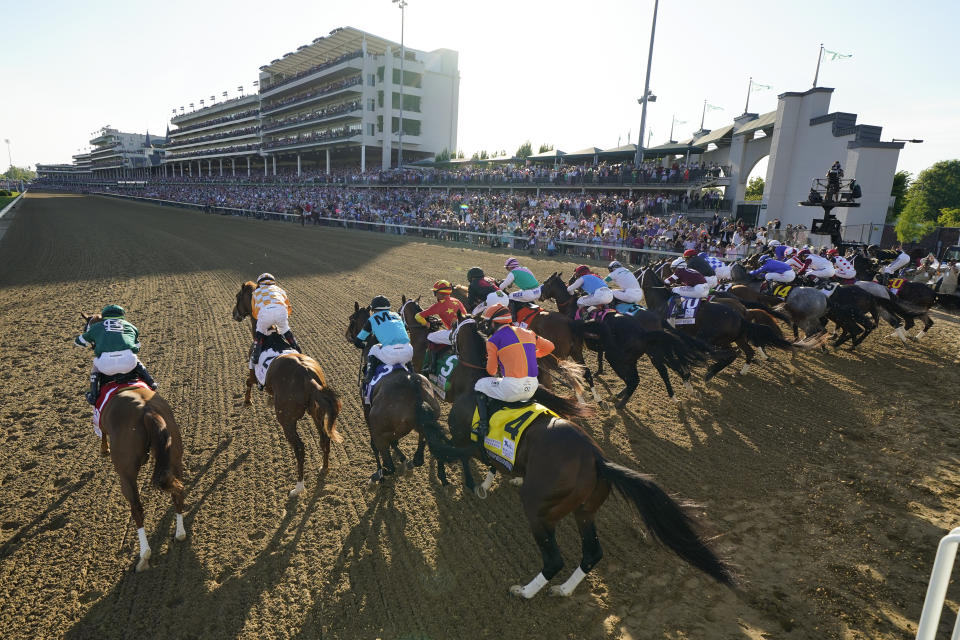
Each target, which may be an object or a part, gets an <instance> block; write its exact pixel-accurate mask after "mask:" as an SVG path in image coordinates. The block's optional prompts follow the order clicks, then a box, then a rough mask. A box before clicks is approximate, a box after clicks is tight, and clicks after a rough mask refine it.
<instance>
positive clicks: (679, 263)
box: [670, 257, 687, 269]
mask: <svg viewBox="0 0 960 640" xmlns="http://www.w3.org/2000/svg"><path fill="white" fill-rule="evenodd" d="M670 266H671V267H673V268H674V269H679V268H680V267H685V266H687V261H686V260H684V259H683V257H680V258H677V259H676V260H674V261H673V262H671V263H670Z"/></svg>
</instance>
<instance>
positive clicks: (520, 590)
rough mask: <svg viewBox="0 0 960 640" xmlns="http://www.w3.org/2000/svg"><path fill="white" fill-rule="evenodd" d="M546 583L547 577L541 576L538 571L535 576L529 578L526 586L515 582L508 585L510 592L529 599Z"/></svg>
mask: <svg viewBox="0 0 960 640" xmlns="http://www.w3.org/2000/svg"><path fill="white" fill-rule="evenodd" d="M546 584H547V579H546V578H544V577H543V574H542V573H538V574H537V577H536V578H534V579H533V580H531V581H530V583H529V584H527V586H525V587H521V586H520V585H518V584H515V585H513V586H512V587H510V593H512V594H513V595H515V596H520V597H521V598H526V599H527V600H529V599H530V598H532V597H533V596H535V595H537V594H538V593H539V592H540V589H543V587H544V586H545V585H546Z"/></svg>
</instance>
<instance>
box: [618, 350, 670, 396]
mask: <svg viewBox="0 0 960 640" xmlns="http://www.w3.org/2000/svg"><path fill="white" fill-rule="evenodd" d="M607 360H608V361H609V362H610V368H612V369H613V371H614V373H616V374H617V377H619V378H620V379H621V380H623V382H624V384H625V385H626V386H625V387H624V388H623V390H622V391H620V393H618V394H617V396H616V397H617V403H616V405H615V406H616V408H617V409H623V408H624V407H625V406H627V401H628V400H630V396H632V395H633V392H634V391H636V390H637V386H638V385H639V384H640V376H639V374H638V373H637V362H636V360H634V361H633V362H632V363H628V362H624V361H621V360H618V359H611V358H610V353H609V352H608V353H607ZM671 397H673V396H671Z"/></svg>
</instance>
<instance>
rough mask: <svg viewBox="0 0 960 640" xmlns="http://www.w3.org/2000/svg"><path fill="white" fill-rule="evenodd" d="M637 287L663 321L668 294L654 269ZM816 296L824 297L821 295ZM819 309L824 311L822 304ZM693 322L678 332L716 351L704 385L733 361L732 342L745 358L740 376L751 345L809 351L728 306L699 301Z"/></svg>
mask: <svg viewBox="0 0 960 640" xmlns="http://www.w3.org/2000/svg"><path fill="white" fill-rule="evenodd" d="M640 288H641V289H643V295H644V298H646V300H647V305H648V308H650V309H652V310H654V312H655V313H656V314H657V315H658V316H659V317H661V318H663V319H667V318H666V315H667V303H668V301H669V300H670V297H671V296H672V292H671V291H670V290H669V289H667V288H666V287H665V286H664V284H663V281H662V280H661V279H660V277H659V276H658V275H657V274H656V271H655V270H654V269H651V268H647V269H644V270H643V271H642V272H641V274H640ZM819 295H820V297H821V298H824V296H823V294H819ZM823 306H824V308H826V303H825V302H824V305H823ZM693 319H694V322H693V323H691V324H686V325H681V326H682V327H683V329H682V330H683V331H684V332H686V333H688V334H692V335H694V336H696V337H697V338H698V339H699V340H702V341H703V342H706V343H707V344H710V345H713V346H714V347H717V348H718V350H717V351H715V352H714V354H713V355H714V359H715V362H714V363H713V364H712V365H710V367H709V368H708V369H707V373H706V375H705V376H704V379H703V381H704V382H705V383H706V382H709V381H710V379H711V378H713V376H715V375H716V374H718V373H719V372H720V371H722V370H723V369H725V368H726V367H727V366H728V365H730V364H731V363H732V362H733V361H734V360H736V358H737V352H736V350H735V349H732V348H731V347H730V345H732V344H734V343H736V345H737V346H738V347H739V348H740V350H741V351H743V353H744V355H745V356H746V364H744V366H743V369H741V371H740V373H741V374H746V373H747V372H748V371H749V370H750V366H751V365H752V363H753V358H754V355H755V352H754V350H753V347H752V346H751V345H756V346H759V347H776V348H778V349H786V350H791V351H792V350H794V349H797V348H804V349H805V348H810V345H800V344H791V343H790V342H787V341H786V340H784V339H783V338H781V337H778V336H777V335H776V333H775V332H773V331H771V329H770V328H769V327H767V326H765V325H763V324H757V323H755V322H751V321H749V320H748V319H747V318H746V317H744V316H741V315H740V314H739V313H738V312H737V311H736V310H734V309H733V308H732V307H730V306H728V305H722V304H717V303H715V302H707V301H706V300H702V301H701V302H700V304H699V305H698V306H697V311H696V315H695V316H694V318H693Z"/></svg>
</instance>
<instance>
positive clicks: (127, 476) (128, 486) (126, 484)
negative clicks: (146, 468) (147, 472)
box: [117, 469, 151, 572]
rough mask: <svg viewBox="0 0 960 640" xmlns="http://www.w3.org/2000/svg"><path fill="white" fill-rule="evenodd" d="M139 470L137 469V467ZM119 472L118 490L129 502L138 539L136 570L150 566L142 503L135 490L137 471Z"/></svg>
mask: <svg viewBox="0 0 960 640" xmlns="http://www.w3.org/2000/svg"><path fill="white" fill-rule="evenodd" d="M137 470H139V469H137ZM117 473H119V474H120V491H122V492H123V497H125V498H126V499H127V502H129V503H130V513H131V515H132V516H133V521H134V522H135V523H136V524H137V537H138V538H139V539H140V561H139V562H137V571H138V572H139V571H143V570H144V569H148V568H149V567H150V553H151V551H150V544H149V543H148V542H147V532H146V530H145V529H144V528H143V503H142V502H140V492H139V491H138V490H137V473H136V471H134V472H133V473H130V472H129V470H121V469H117Z"/></svg>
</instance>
